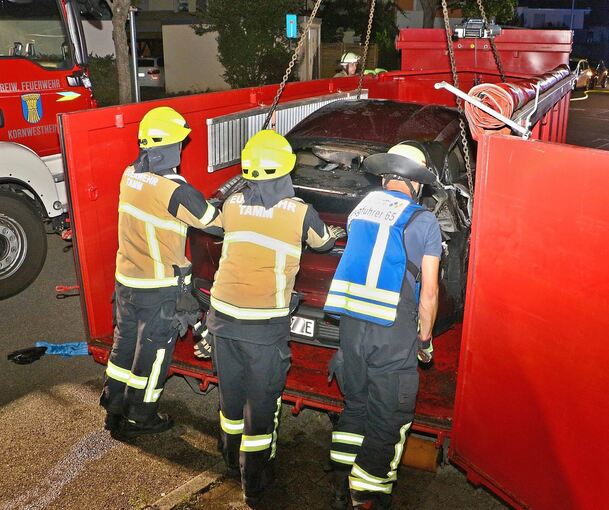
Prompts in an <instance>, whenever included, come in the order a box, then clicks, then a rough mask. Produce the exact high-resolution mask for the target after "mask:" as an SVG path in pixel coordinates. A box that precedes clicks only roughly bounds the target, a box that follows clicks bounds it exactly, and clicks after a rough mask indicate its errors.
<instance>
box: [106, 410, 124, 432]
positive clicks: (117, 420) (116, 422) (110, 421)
mask: <svg viewBox="0 0 609 510" xmlns="http://www.w3.org/2000/svg"><path fill="white" fill-rule="evenodd" d="M122 421H123V415H122V414H115V413H109V412H106V419H105V420H104V429H105V430H109V431H110V432H112V431H113V430H117V429H118V428H119V427H120V426H121V424H122Z"/></svg>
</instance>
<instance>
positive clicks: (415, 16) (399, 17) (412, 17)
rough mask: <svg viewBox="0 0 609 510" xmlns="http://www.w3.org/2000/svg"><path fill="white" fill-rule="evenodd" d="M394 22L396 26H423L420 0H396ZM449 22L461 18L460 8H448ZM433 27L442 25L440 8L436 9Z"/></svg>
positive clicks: (457, 20) (459, 20)
mask: <svg viewBox="0 0 609 510" xmlns="http://www.w3.org/2000/svg"><path fill="white" fill-rule="evenodd" d="M396 6H397V13H396V23H397V25H398V28H421V27H422V26H423V6H422V5H421V2H420V0H397V1H396ZM448 15H449V17H450V24H451V25H455V24H457V23H460V22H461V20H462V19H463V13H462V12H461V9H450V10H449V12H448ZM434 27H435V28H443V27H444V19H443V16H442V9H438V10H437V11H436V18H435V20H434Z"/></svg>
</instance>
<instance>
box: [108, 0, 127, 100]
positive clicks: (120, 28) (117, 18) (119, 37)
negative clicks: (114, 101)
mask: <svg viewBox="0 0 609 510" xmlns="http://www.w3.org/2000/svg"><path fill="white" fill-rule="evenodd" d="M110 5H111V7H112V40H113V41H114V55H115V57H116V70H117V74H118V97H119V101H120V103H121V104H125V103H130V102H131V100H132V99H131V72H130V65H129V39H128V37H127V29H126V25H127V19H128V17H129V6H130V5H131V0H114V1H113V2H112V3H111V4H110Z"/></svg>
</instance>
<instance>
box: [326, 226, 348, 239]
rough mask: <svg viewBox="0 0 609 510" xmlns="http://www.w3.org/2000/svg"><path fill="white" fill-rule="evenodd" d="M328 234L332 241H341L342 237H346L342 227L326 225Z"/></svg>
mask: <svg viewBox="0 0 609 510" xmlns="http://www.w3.org/2000/svg"><path fill="white" fill-rule="evenodd" d="M328 232H330V237H333V238H334V239H341V238H342V237H347V232H345V229H344V228H342V227H339V226H338V225H328Z"/></svg>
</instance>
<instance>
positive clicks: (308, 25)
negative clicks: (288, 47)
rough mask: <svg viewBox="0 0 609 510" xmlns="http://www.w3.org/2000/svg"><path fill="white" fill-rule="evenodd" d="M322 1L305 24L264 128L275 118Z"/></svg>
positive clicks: (318, 0) (319, 0)
mask: <svg viewBox="0 0 609 510" xmlns="http://www.w3.org/2000/svg"><path fill="white" fill-rule="evenodd" d="M321 2H322V0H317V1H316V2H315V6H314V7H313V10H312V11H311V16H309V19H308V20H307V23H306V24H305V27H304V30H303V31H302V34H300V39H299V40H298V44H297V45H296V49H295V50H294V53H293V54H292V58H291V59H290V63H289V64H288V67H287V69H286V70H285V74H284V75H283V78H282V79H281V83H280V84H279V88H278V89H277V93H276V94H275V98H274V99H273V103H272V104H271V108H270V110H269V112H268V113H267V115H266V118H265V119H264V124H263V125H262V129H267V128H268V126H269V123H270V122H271V119H272V118H273V114H274V113H275V110H276V109H277V105H278V104H279V100H280V99H281V96H282V94H283V89H285V86H286V83H287V82H288V78H289V77H290V74H292V69H293V68H294V65H295V64H296V60H297V59H298V55H299V54H300V50H301V49H302V45H303V44H304V41H305V38H306V35H307V34H308V33H309V30H310V28H311V25H312V24H313V20H314V19H315V16H316V15H317V10H318V9H319V6H320V5H321Z"/></svg>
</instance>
